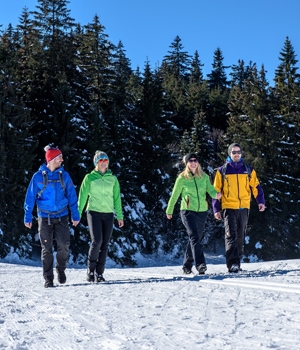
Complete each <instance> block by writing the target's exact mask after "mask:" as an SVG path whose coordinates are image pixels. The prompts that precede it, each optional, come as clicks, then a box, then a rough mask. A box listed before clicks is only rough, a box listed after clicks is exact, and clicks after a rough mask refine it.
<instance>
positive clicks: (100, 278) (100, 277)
mask: <svg viewBox="0 0 300 350" xmlns="http://www.w3.org/2000/svg"><path fill="white" fill-rule="evenodd" d="M96 281H97V282H105V278H104V277H103V276H102V275H101V273H99V274H98V273H96Z"/></svg>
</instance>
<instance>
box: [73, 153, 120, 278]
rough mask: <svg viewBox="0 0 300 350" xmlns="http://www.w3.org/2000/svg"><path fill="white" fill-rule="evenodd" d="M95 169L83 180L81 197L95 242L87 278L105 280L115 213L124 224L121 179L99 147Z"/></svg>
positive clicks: (91, 251) (79, 199) (79, 201)
mask: <svg viewBox="0 0 300 350" xmlns="http://www.w3.org/2000/svg"><path fill="white" fill-rule="evenodd" d="M94 165H95V169H94V170H93V171H92V172H91V173H89V174H87V175H86V176H85V178H84V179H83V181H82V184H81V186H80V191H79V197H78V209H79V213H80V217H81V215H82V211H83V209H84V207H85V205H86V202H87V201H88V203H87V208H86V209H87V221H88V225H89V231H90V235H91V240H92V244H91V246H90V249H89V253H88V271H87V280H88V281H89V282H102V281H105V279H104V277H103V272H104V266H105V262H106V257H107V251H108V244H109V241H110V238H111V235H112V232H113V225H114V213H115V212H116V216H117V220H118V224H119V227H123V226H124V221H123V214H122V203H121V195H120V185H119V181H118V179H117V178H116V176H114V175H113V174H112V172H111V170H110V169H108V165H109V158H108V156H107V154H106V153H104V152H102V151H96V153H95V156H94Z"/></svg>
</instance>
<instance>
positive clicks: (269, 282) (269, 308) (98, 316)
mask: <svg viewBox="0 0 300 350" xmlns="http://www.w3.org/2000/svg"><path fill="white" fill-rule="evenodd" d="M245 267H246V268H247V271H243V272H242V273H241V274H236V275H234V276H232V274H228V273H226V272H225V266H224V264H209V265H208V274H207V275H204V276H197V275H193V276H184V275H181V267H180V266H164V267H149V268H146V267H144V268H135V269H122V268H110V269H107V270H106V272H105V277H106V279H107V282H105V283H101V284H90V283H88V282H86V281H85V269H82V268H70V269H67V283H66V284H65V285H60V286H59V287H56V288H50V289H45V288H44V287H43V279H42V274H41V267H36V266H25V265H14V264H5V263H0V281H1V283H0V349H11V350H12V349H19V350H21V349H22V350H25V349H28V350H29V349H30V350H32V349H39V350H40V349H64V350H65V349H72V350H77V349H104V350H131V349H142V350H154V349H155V350H156V349H157V350H162V349H174V350H175V349H176V350H177V349H189V350H190V349H202V348H205V349H206V350H216V349H217V350H218V349H222V350H227V349H228V350H229V349H230V350H231V349H243V350H247V349H251V350H253V349H289V350H294V349H297V350H299V348H300V346H299V344H300V337H299V334H300V314H299V311H298V309H299V301H300V296H299V294H300V260H294V261H292V260H290V261H287V262H268V263H253V264H247V265H245Z"/></svg>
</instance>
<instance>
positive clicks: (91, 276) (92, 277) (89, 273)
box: [86, 270, 95, 282]
mask: <svg viewBox="0 0 300 350" xmlns="http://www.w3.org/2000/svg"><path fill="white" fill-rule="evenodd" d="M86 280H87V281H88V282H94V281H95V272H94V271H90V270H87V275H86Z"/></svg>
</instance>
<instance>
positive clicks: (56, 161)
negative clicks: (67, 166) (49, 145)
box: [51, 154, 64, 169]
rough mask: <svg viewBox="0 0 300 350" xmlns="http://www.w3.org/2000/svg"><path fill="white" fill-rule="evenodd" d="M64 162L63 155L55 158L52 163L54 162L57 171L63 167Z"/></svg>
mask: <svg viewBox="0 0 300 350" xmlns="http://www.w3.org/2000/svg"><path fill="white" fill-rule="evenodd" d="M63 161H64V159H63V156H62V154H60V155H59V156H57V157H55V158H54V159H53V160H52V161H51V162H53V163H52V164H53V168H54V169H57V168H60V167H61V163H62V162H63Z"/></svg>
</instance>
